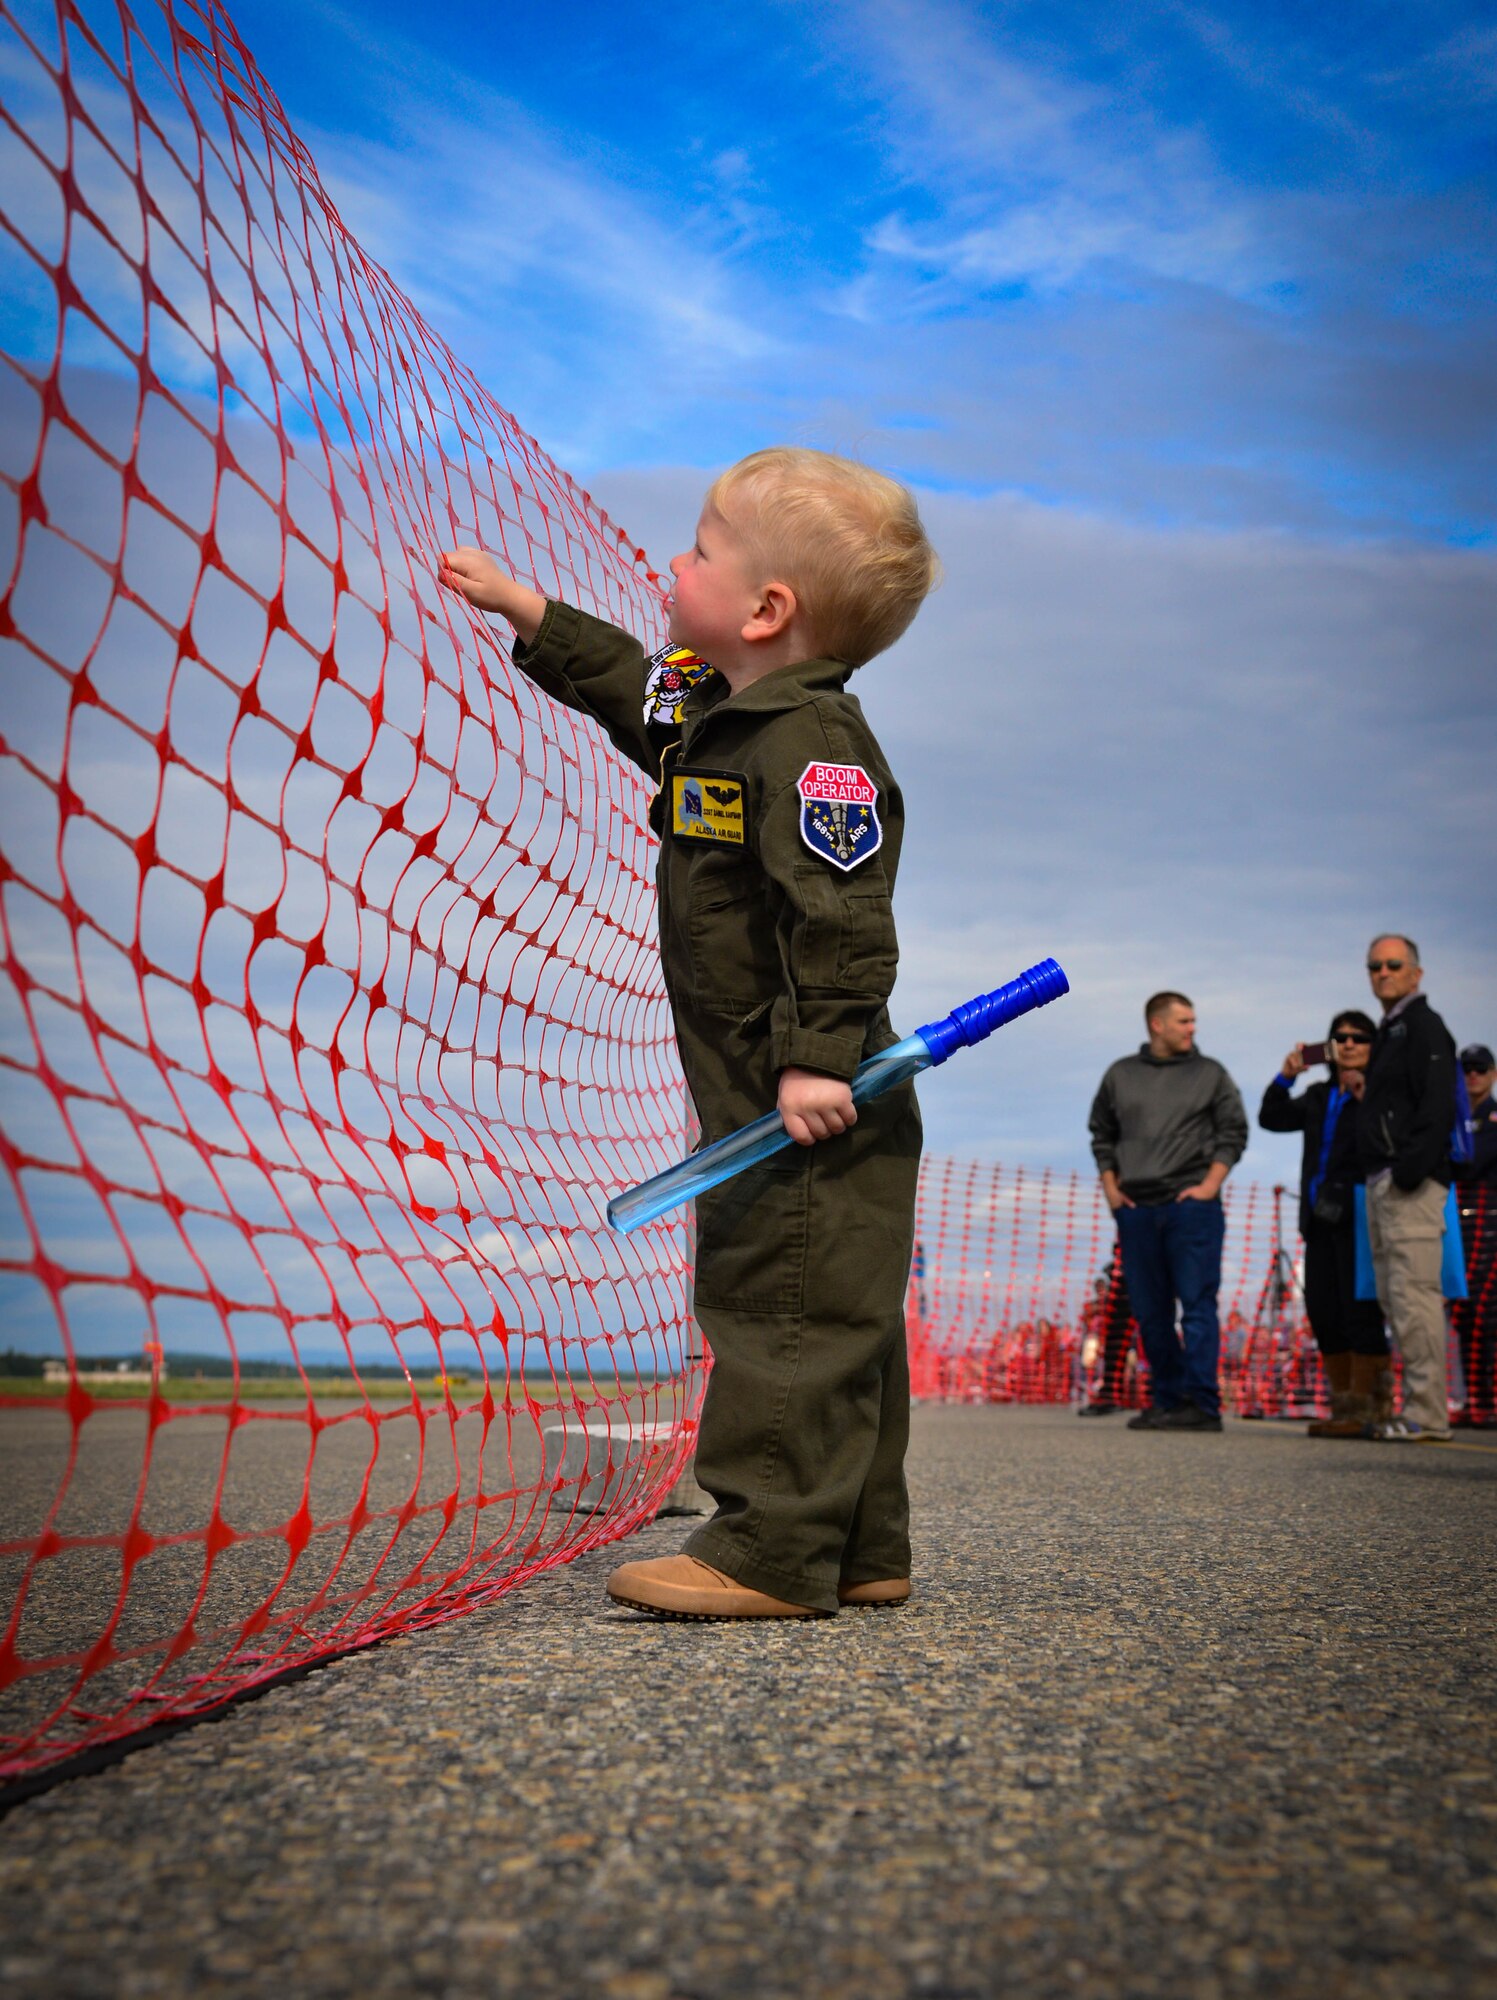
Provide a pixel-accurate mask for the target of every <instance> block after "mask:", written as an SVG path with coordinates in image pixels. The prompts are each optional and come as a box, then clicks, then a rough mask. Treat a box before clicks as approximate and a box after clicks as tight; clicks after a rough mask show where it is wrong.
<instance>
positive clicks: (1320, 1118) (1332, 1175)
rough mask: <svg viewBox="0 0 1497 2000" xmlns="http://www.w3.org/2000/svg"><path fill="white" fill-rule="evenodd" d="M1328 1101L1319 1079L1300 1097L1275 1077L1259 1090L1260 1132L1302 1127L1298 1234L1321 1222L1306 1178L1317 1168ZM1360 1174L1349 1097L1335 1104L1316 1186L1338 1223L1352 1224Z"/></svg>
mask: <svg viewBox="0 0 1497 2000" xmlns="http://www.w3.org/2000/svg"><path fill="white" fill-rule="evenodd" d="M1330 1101H1331V1086H1330V1084H1329V1083H1328V1082H1326V1081H1325V1080H1324V1079H1323V1078H1322V1079H1321V1080H1320V1081H1319V1082H1317V1083H1312V1084H1311V1085H1310V1088H1309V1089H1308V1090H1307V1091H1306V1092H1305V1093H1304V1095H1303V1096H1302V1097H1291V1096H1290V1094H1289V1091H1288V1089H1287V1088H1286V1087H1285V1086H1284V1085H1283V1084H1282V1083H1280V1082H1279V1080H1278V1078H1277V1077H1275V1078H1274V1080H1273V1082H1272V1083H1271V1084H1270V1085H1269V1086H1268V1088H1267V1090H1265V1091H1264V1093H1263V1103H1262V1105H1261V1107H1260V1109H1259V1112H1258V1123H1259V1124H1260V1125H1261V1126H1262V1127H1263V1129H1264V1131H1265V1132H1303V1133H1304V1135H1305V1150H1304V1156H1303V1158H1302V1160H1301V1162H1300V1174H1299V1226H1300V1234H1301V1235H1302V1236H1308V1235H1309V1234H1310V1233H1311V1230H1312V1228H1324V1226H1325V1225H1324V1223H1318V1222H1317V1221H1316V1220H1315V1218H1314V1216H1313V1215H1312V1214H1311V1210H1310V1183H1311V1182H1312V1181H1313V1180H1314V1178H1315V1176H1316V1174H1318V1173H1319V1172H1320V1143H1321V1140H1322V1138H1323V1137H1324V1136H1325V1114H1326V1110H1327V1108H1328V1106H1329V1104H1330ZM1361 1178H1362V1172H1361V1165H1360V1161H1359V1149H1358V1135H1357V1102H1356V1099H1355V1098H1353V1099H1352V1100H1351V1101H1350V1102H1349V1103H1347V1104H1343V1105H1342V1107H1341V1114H1340V1116H1339V1117H1338V1118H1337V1120H1336V1130H1335V1132H1334V1133H1333V1134H1332V1137H1331V1156H1330V1158H1329V1159H1328V1160H1327V1161H1326V1165H1325V1178H1324V1179H1323V1180H1322V1181H1321V1183H1320V1186H1319V1188H1318V1189H1317V1190H1316V1192H1317V1194H1318V1195H1319V1196H1320V1198H1321V1199H1322V1200H1323V1201H1327V1202H1335V1203H1337V1204H1338V1205H1339V1207H1340V1209H1341V1221H1340V1223H1339V1224H1338V1225H1337V1226H1338V1227H1341V1228H1345V1229H1350V1228H1351V1227H1352V1221H1353V1208H1352V1204H1353V1196H1352V1189H1353V1188H1354V1187H1355V1186H1356V1185H1357V1183H1358V1181H1360V1180H1361Z"/></svg>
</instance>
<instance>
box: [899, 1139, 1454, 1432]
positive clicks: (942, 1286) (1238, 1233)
mask: <svg viewBox="0 0 1497 2000" xmlns="http://www.w3.org/2000/svg"><path fill="white" fill-rule="evenodd" d="M1222 1203H1223V1207H1224V1209H1225V1211H1226V1222H1227V1235H1226V1246H1225V1250H1224V1253H1223V1258H1222V1283H1221V1292H1220V1313H1221V1327H1222V1345H1221V1384H1222V1401H1223V1407H1224V1408H1225V1409H1226V1410H1227V1411H1228V1412H1231V1413H1235V1414H1236V1415H1238V1416H1245V1417H1280V1416H1304V1417H1308V1416H1314V1415H1320V1414H1324V1413H1325V1411H1326V1408H1327V1404H1326V1402H1325V1388H1324V1381H1323V1377H1322V1373H1321V1368H1320V1362H1319V1357H1318V1354H1317V1351H1316V1347H1315V1341H1314V1338H1313V1336H1312V1335H1311V1332H1310V1327H1309V1323H1308V1321H1307V1320H1306V1317H1305V1310H1304V1292H1303V1289H1302V1278H1303V1255H1304V1246H1303V1244H1302V1243H1301V1242H1300V1240H1299V1232H1298V1203H1297V1201H1296V1200H1295V1198H1294V1196H1293V1195H1292V1194H1291V1193H1289V1192H1288V1191H1286V1190H1285V1189H1283V1188H1269V1187H1264V1186H1259V1185H1255V1184H1254V1183H1252V1182H1251V1181H1246V1182H1245V1181H1239V1180H1229V1181H1228V1182H1227V1185H1226V1187H1225V1189H1224V1191H1223V1195H1222ZM908 1316H909V1325H910V1367H911V1380H912V1383H913V1386H914V1389H915V1393H916V1394H917V1395H924V1396H950V1397H956V1398H960V1399H964V1400H967V1401H972V1402H1014V1403H1060V1402H1067V1401H1069V1400H1071V1399H1072V1398H1080V1397H1082V1396H1084V1395H1092V1396H1101V1395H1104V1394H1105V1395H1106V1396H1108V1397H1109V1398H1110V1399H1111V1400H1112V1401H1114V1402H1118V1403H1122V1404H1125V1405H1129V1406H1136V1405H1138V1404H1140V1403H1142V1402H1144V1401H1146V1400H1147V1387H1148V1366H1147V1363H1146V1362H1145V1361H1144V1358H1143V1355H1142V1352H1141V1350H1140V1348H1139V1345H1138V1338H1137V1327H1136V1325H1135V1323H1134V1321H1133V1319H1132V1316H1131V1313H1130V1310H1129V1306H1128V1299H1127V1291H1126V1287H1125V1286H1124V1284H1123V1280H1122V1274H1121V1271H1120V1268H1119V1263H1118V1258H1117V1230H1116V1228H1115V1226H1114V1224H1113V1220H1112V1217H1111V1214H1110V1213H1109V1211H1108V1208H1107V1204H1106V1202H1105V1201H1104V1200H1103V1199H1102V1192H1101V1187H1100V1185H1099V1183H1098V1181H1097V1179H1096V1177H1095V1176H1094V1175H1090V1174H1087V1175H1080V1174H1075V1173H1066V1174H1055V1173H1051V1172H1050V1171H1049V1170H1048V1169H1047V1170H1045V1171H1042V1172H1040V1173H1035V1172H1032V1171H1030V1170H1027V1169H1025V1168H1024V1167H1004V1166H994V1165H992V1164H991V1163H990V1162H987V1161H977V1160H950V1159H927V1160H926V1162H925V1164H924V1167H923V1169H922V1172H921V1179H920V1202H919V1209H918V1212H917V1220H916V1244H915V1261H914V1269H913V1272H912V1275H911V1281H910V1297H909V1315H908ZM1451 1379H1452V1380H1455V1379H1456V1377H1455V1375H1454V1374H1452V1377H1451Z"/></svg>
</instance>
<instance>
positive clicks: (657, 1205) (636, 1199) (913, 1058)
mask: <svg viewBox="0 0 1497 2000" xmlns="http://www.w3.org/2000/svg"><path fill="white" fill-rule="evenodd" d="M1070 990H1071V982H1070V980H1069V979H1067V978H1066V976H1065V974H1064V973H1063V972H1062V971H1061V969H1060V967H1059V966H1058V965H1057V964H1056V963H1055V960H1054V959H1053V958H1042V959H1041V960H1040V962H1039V964H1038V965H1031V966H1030V968H1029V970H1028V971H1027V972H1021V973H1020V974H1019V976H1018V978H1017V979H1011V980H1010V981H1009V982H1008V984H1007V986H1000V987H999V988H998V990H997V992H996V993H983V994H980V995H979V996H978V998H977V999H976V1000H969V1001H967V1003H966V1005H965V1006H962V1007H956V1008H953V1009H952V1011H951V1013H949V1014H948V1015H947V1016H946V1018H945V1020H944V1021H928V1022H927V1023H926V1025H925V1026H924V1027H923V1028H917V1029H916V1030H915V1032H914V1034H913V1035H907V1036H906V1037H905V1039H904V1040H903V1041H902V1042H896V1043H895V1044H894V1046H893V1048H892V1049H885V1050H884V1051H883V1053H882V1054H881V1055H876V1056H870V1057H869V1058H868V1060H867V1062H865V1063H862V1064H860V1065H859V1068H858V1070H857V1073H856V1074H855V1075H854V1077H853V1080H852V1096H853V1102H854V1104H864V1103H866V1102H867V1100H868V1099H869V1098H870V1097H881V1096H882V1095H883V1093H884V1092H885V1091H886V1090H892V1089H893V1088H894V1086H895V1085H896V1084H900V1083H908V1082H909V1080H910V1078H911V1077H912V1076H919V1074H920V1072H921V1071H922V1070H925V1069H933V1068H934V1067H935V1065H936V1064H937V1063H943V1062H945V1061H946V1059H947V1057H948V1056H954V1055H955V1054H956V1052H957V1050H958V1049H970V1048H972V1047H973V1046H974V1044H976V1043H977V1042H983V1041H986V1040H987V1038H988V1036H989V1035H991V1034H992V1033H993V1031H994V1030H995V1029H996V1028H1002V1027H1006V1026H1007V1024H1008V1023H1009V1022H1010V1021H1017V1020H1018V1018H1019V1016H1020V1015H1021V1014H1030V1013H1032V1012H1033V1011H1034V1009H1035V1008H1036V1007H1047V1006H1048V1005H1049V1004H1050V1002H1051V1001H1052V1000H1058V999H1059V998H1060V996H1061V994H1062V993H1069V992H1070ZM790 1143H791V1139H790V1134H789V1133H788V1132H787V1131H786V1130H785V1127H784V1124H783V1122H782V1120H781V1118H780V1114H779V1112H778V1111H771V1112H769V1113H768V1114H767V1115H766V1116H765V1117H763V1118H756V1119H755V1120H754V1122H753V1124H752V1125H743V1126H740V1127H739V1129H738V1130H737V1131H736V1132H730V1133H729V1134H728V1136H727V1138H726V1139H719V1140H717V1141H716V1143H715V1144H714V1145H711V1146H704V1147H703V1149H702V1151H701V1152H700V1153H693V1154H692V1155H691V1156H690V1158H689V1159H685V1160H682V1161H680V1162H679V1164H678V1165H676V1166H674V1167H667V1169H666V1170H665V1172H664V1173H663V1174H656V1176H655V1178H654V1179H653V1180H648V1181H641V1182H640V1184H639V1186H638V1187H633V1188H628V1189H626V1190H625V1192H624V1193H623V1194H619V1195H615V1196H614V1198H613V1200H612V1201H611V1202H609V1204H608V1220H609V1221H610V1222H611V1223H612V1224H613V1226H614V1228H615V1229H617V1230H619V1231H620V1232H621V1233H622V1234H624V1235H627V1234H628V1233H629V1231H630V1230H631V1229H638V1228H640V1227H641V1226H642V1225H643V1224H644V1223H646V1222H653V1221H654V1220H655V1218H656V1217H657V1216H659V1215H665V1214H667V1213H668V1212H669V1211H670V1210H671V1209H673V1208H678V1207H679V1206H680V1204H681V1203H682V1202H683V1201H690V1200H691V1199H692V1197H693V1196H694V1195H699V1194H701V1193H702V1192H703V1190H704V1189H706V1188H712V1187H716V1186H717V1184H718V1182H719V1181H726V1180H731V1179H732V1177H733V1175H734V1174H738V1173H742V1171H743V1169H744V1168H745V1167H753V1166H757V1165H758V1163H759V1161H760V1160H767V1159H768V1158H769V1156H770V1154H771V1153H778V1152H779V1151H780V1149H781V1148H782V1147H784V1146H788V1145H789V1144H790Z"/></svg>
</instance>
